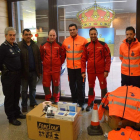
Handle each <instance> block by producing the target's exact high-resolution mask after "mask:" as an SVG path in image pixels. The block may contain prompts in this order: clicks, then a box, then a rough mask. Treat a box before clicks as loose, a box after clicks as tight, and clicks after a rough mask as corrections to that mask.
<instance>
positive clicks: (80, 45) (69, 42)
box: [62, 35, 88, 69]
mask: <svg viewBox="0 0 140 140" xmlns="http://www.w3.org/2000/svg"><path fill="white" fill-rule="evenodd" d="M87 43H88V41H87V40H86V39H85V38H83V37H81V36H79V35H77V36H76V37H75V38H72V37H71V36H70V37H68V38H66V39H65V40H64V42H63V45H62V46H63V47H64V48H65V49H66V58H67V67H68V68H70V69H79V68H81V55H82V52H83V49H84V46H85V44H87Z"/></svg>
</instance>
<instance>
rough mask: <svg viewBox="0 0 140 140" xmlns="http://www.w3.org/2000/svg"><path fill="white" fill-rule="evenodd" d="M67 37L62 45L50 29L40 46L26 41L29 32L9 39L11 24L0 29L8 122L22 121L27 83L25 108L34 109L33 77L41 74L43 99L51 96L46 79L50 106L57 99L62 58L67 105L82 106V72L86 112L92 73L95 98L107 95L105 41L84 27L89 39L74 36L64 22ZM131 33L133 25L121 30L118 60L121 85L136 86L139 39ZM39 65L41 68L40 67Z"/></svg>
mask: <svg viewBox="0 0 140 140" xmlns="http://www.w3.org/2000/svg"><path fill="white" fill-rule="evenodd" d="M68 29H69V33H70V36H69V37H68V38H66V39H65V40H64V42H63V44H61V43H59V42H57V41H56V38H57V34H56V31H55V30H54V29H51V30H50V31H49V32H48V38H47V40H46V42H44V43H42V44H41V45H40V48H39V47H38V46H37V44H36V43H35V42H34V41H33V40H32V39H31V31H30V30H29V29H24V30H23V32H22V38H23V39H22V41H21V42H19V43H18V44H17V43H15V39H16V31H15V29H14V28H13V27H7V28H6V29H5V38H6V40H5V42H4V43H2V44H1V46H0V70H1V71H2V76H1V82H2V87H3V93H4V95H5V101H4V108H5V113H6V115H7V118H8V119H9V123H11V124H13V125H21V122H20V121H18V120H17V118H20V119H25V118H26V116H25V115H23V114H22V112H27V109H28V106H27V97H28V95H27V92H28V87H29V99H30V106H31V107H35V106H36V105H37V102H36V100H35V94H36V81H37V77H38V78H40V76H41V75H42V73H43V81H42V84H43V89H44V93H45V100H47V101H49V100H51V97H52V95H51V90H50V83H51V81H52V82H53V98H54V102H53V103H54V104H57V103H58V101H59V98H60V91H59V85H60V72H61V66H62V64H63V63H64V61H65V58H66V60H67V70H68V80H69V87H70V91H71V96H72V101H73V103H78V104H79V106H80V107H81V108H82V110H84V104H85V78H86V69H87V73H88V83H89V92H88V105H87V107H86V111H90V110H91V108H92V106H93V101H94V98H95V92H94V86H95V79H96V77H98V79H99V83H100V88H101V97H102V98H103V97H104V96H105V94H106V93H107V81H106V78H107V76H108V73H109V71H110V64H111V54H110V49H109V47H108V45H107V44H106V43H105V42H102V41H99V40H98V38H97V36H98V32H97V29H96V28H94V27H93V28H91V29H90V30H89V36H90V39H91V41H90V42H88V41H87V39H85V38H83V37H81V36H79V35H78V28H77V25H76V24H70V25H69V27H68ZM134 36H135V30H134V28H133V27H127V28H126V37H127V38H126V40H124V41H123V43H122V45H121V46H120V59H121V61H122V68H121V69H122V71H121V72H122V86H123V85H134V86H138V87H140V82H139V80H140V68H139V67H140V43H139V42H138V40H137V39H136V38H134ZM42 67H43V70H42ZM20 85H21V87H22V88H21V96H22V102H21V105H22V112H21V111H20V107H19V98H20Z"/></svg>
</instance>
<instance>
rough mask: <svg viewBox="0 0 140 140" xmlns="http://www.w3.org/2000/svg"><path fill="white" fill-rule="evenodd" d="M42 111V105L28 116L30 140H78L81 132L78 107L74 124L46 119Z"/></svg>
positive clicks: (79, 109)
mask: <svg viewBox="0 0 140 140" xmlns="http://www.w3.org/2000/svg"><path fill="white" fill-rule="evenodd" d="M42 110H43V107H42V104H39V105H38V106H37V107H35V108H34V109H33V110H31V111H30V112H29V113H28V114H27V115H26V121H27V129H28V137H29V138H30V139H33V140H77V137H78V135H79V133H80V131H81V117H80V113H81V108H80V107H77V115H76V117H75V119H74V122H71V121H66V120H58V119H54V118H46V117H45V116H46V115H45V114H44V113H43V112H42ZM43 114H44V115H43Z"/></svg>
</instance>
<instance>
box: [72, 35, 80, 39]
mask: <svg viewBox="0 0 140 140" xmlns="http://www.w3.org/2000/svg"><path fill="white" fill-rule="evenodd" d="M70 37H71V39H73V38H74V39H76V38H78V37H79V35H78V34H77V35H76V36H75V37H72V36H70Z"/></svg>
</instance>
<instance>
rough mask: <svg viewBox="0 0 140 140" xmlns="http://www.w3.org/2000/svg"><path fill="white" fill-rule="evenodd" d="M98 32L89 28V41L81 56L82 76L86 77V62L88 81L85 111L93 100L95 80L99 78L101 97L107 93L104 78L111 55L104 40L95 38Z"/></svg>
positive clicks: (106, 74) (88, 109)
mask: <svg viewBox="0 0 140 140" xmlns="http://www.w3.org/2000/svg"><path fill="white" fill-rule="evenodd" d="M97 35H98V32H97V29H96V28H91V29H90V30H89V36H90V39H91V42H89V43H87V44H86V45H85V48H84V52H83V54H82V58H81V65H82V66H81V73H82V77H83V78H85V77H86V62H87V73H88V82H89V92H88V106H87V107H86V111H90V110H91V108H92V107H93V101H94V98H95V92H94V87H95V80H96V77H98V79H99V83H100V88H101V98H103V97H104V96H105V94H106V93H107V81H106V78H107V76H108V73H109V71H110V64H111V55H110V50H109V47H108V45H107V44H106V43H105V42H102V41H99V40H98V38H97Z"/></svg>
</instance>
